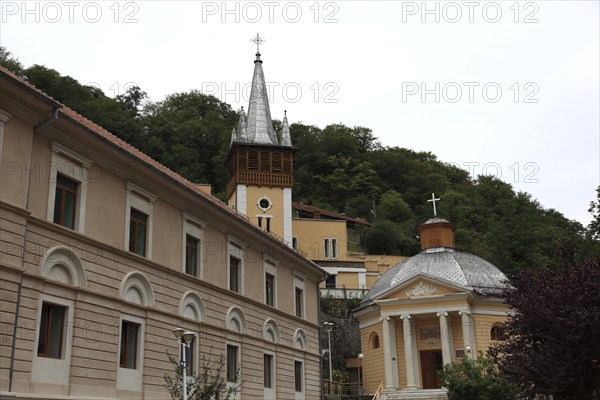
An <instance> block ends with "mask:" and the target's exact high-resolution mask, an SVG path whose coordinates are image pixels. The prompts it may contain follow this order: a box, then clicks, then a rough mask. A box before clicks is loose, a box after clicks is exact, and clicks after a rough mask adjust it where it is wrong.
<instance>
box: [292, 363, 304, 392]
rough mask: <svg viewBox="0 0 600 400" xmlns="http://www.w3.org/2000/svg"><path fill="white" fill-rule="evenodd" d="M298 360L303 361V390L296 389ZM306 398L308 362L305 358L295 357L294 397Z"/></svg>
mask: <svg viewBox="0 0 600 400" xmlns="http://www.w3.org/2000/svg"><path fill="white" fill-rule="evenodd" d="M296 362H301V363H302V377H301V379H302V390H301V391H300V392H297V391H296ZM305 398H306V362H305V361H304V359H303V358H299V357H294V399H295V400H304V399H305Z"/></svg>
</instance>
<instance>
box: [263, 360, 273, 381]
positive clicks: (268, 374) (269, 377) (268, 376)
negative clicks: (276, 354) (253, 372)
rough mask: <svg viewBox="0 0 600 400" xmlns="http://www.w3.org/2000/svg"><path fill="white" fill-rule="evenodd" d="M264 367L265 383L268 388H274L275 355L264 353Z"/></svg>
mask: <svg viewBox="0 0 600 400" xmlns="http://www.w3.org/2000/svg"><path fill="white" fill-rule="evenodd" d="M263 364H264V367H263V368H264V369H263V385H264V387H265V388H267V389H271V388H273V371H274V369H275V368H273V355H272V354H265V355H264V362H263Z"/></svg>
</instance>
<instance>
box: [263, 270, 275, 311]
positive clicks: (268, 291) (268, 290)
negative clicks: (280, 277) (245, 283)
mask: <svg viewBox="0 0 600 400" xmlns="http://www.w3.org/2000/svg"><path fill="white" fill-rule="evenodd" d="M265 303H267V305H269V306H274V305H275V277H274V276H273V275H271V274H265Z"/></svg>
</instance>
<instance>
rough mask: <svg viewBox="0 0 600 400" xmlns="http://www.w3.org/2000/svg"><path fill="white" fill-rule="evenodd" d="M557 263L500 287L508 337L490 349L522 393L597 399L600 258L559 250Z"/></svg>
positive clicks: (599, 380) (560, 398)
mask: <svg viewBox="0 0 600 400" xmlns="http://www.w3.org/2000/svg"><path fill="white" fill-rule="evenodd" d="M562 258H563V264H564V265H563V266H562V267H560V268H558V269H552V270H549V269H544V270H528V271H524V272H521V273H520V274H518V275H517V276H515V277H514V278H513V279H512V280H511V284H512V287H510V288H508V289H506V290H505V293H504V297H505V301H506V303H507V304H509V305H510V306H512V307H513V308H514V310H515V315H514V316H513V317H511V318H510V319H509V321H508V322H507V325H506V332H507V337H508V338H507V339H506V340H505V341H502V342H499V343H497V344H496V345H495V346H492V347H491V349H490V354H491V356H492V357H493V358H494V359H495V361H496V362H497V363H498V366H499V368H500V370H501V371H502V372H503V373H504V374H505V375H506V376H507V377H508V379H510V380H511V381H513V382H514V383H517V384H518V385H519V386H520V387H521V390H522V391H523V393H524V394H526V395H529V396H532V395H534V394H535V393H538V394H552V395H554V399H555V400H567V399H568V400H591V399H600V259H598V258H596V259H592V260H588V261H576V259H577V257H576V256H575V254H574V252H569V251H564V252H563V254H562Z"/></svg>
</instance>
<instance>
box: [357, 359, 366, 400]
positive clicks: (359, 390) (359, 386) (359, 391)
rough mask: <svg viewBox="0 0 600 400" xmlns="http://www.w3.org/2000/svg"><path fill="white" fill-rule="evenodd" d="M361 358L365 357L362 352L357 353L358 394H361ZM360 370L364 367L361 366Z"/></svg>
mask: <svg viewBox="0 0 600 400" xmlns="http://www.w3.org/2000/svg"><path fill="white" fill-rule="evenodd" d="M363 358H365V355H364V354H363V353H360V354H359V355H358V395H359V396H362V385H361V384H360V369H361V367H362V362H363ZM362 370H363V371H364V370H365V369H364V368H363V369H362ZM363 382H364V379H363Z"/></svg>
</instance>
